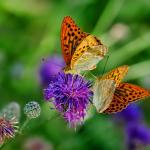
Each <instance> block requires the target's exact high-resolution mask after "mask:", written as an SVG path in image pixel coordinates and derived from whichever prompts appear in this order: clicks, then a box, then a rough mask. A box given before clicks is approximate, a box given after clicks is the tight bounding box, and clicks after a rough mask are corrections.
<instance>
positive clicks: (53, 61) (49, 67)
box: [39, 55, 65, 87]
mask: <svg viewBox="0 0 150 150" xmlns="http://www.w3.org/2000/svg"><path fill="white" fill-rule="evenodd" d="M64 64H65V63H64V61H63V59H62V57H60V56H58V55H54V56H51V57H50V58H47V59H45V60H44V61H43V62H42V64H41V66H40V69H39V78H40V83H41V85H42V86H43V87H47V86H48V85H49V83H50V81H53V80H54V79H55V75H56V74H57V73H58V72H60V71H61V70H62V68H63V67H64Z"/></svg>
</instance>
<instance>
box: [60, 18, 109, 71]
mask: <svg viewBox="0 0 150 150" xmlns="http://www.w3.org/2000/svg"><path fill="white" fill-rule="evenodd" d="M61 47H62V53H63V56H64V60H65V62H66V67H65V69H64V71H66V70H67V71H69V69H70V70H76V71H77V72H80V71H85V70H92V69H94V68H95V67H96V64H97V63H98V62H99V61H100V60H102V59H103V58H104V56H105V55H106V52H107V48H106V47H105V46H104V45H103V44H102V43H101V41H100V40H99V39H98V38H96V37H95V36H93V35H90V34H88V33H86V32H83V31H81V29H80V28H79V27H78V26H77V25H76V24H75V22H74V21H73V19H72V18H71V17H69V16H67V17H65V18H64V20H63V23H62V28H61Z"/></svg>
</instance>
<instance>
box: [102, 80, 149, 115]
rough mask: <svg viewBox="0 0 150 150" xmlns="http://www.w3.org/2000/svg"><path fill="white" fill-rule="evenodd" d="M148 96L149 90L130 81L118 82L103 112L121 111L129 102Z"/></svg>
mask: <svg viewBox="0 0 150 150" xmlns="http://www.w3.org/2000/svg"><path fill="white" fill-rule="evenodd" d="M149 96H150V91H148V90H146V89H144V88H142V87H139V86H137V85H133V84H130V83H120V84H119V86H118V87H117V88H116V90H115V93H114V97H113V100H112V102H111V103H110V105H109V107H108V108H107V109H106V110H105V111H104V113H116V112H120V111H122V110H123V109H124V108H126V107H127V106H128V105H129V104H130V103H132V102H134V101H137V100H141V99H144V98H146V97H149Z"/></svg>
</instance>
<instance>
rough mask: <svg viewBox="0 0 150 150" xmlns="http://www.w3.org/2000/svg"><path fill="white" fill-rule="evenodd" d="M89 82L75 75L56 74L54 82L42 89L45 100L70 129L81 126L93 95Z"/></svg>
mask: <svg viewBox="0 0 150 150" xmlns="http://www.w3.org/2000/svg"><path fill="white" fill-rule="evenodd" d="M90 87H91V82H89V81H86V80H85V79H84V78H83V77H82V76H80V75H77V74H65V73H64V72H61V73H58V75H57V76H56V80H55V81H53V82H51V83H50V84H49V86H48V88H46V89H44V97H45V99H46V100H50V101H52V102H53V104H54V106H55V108H56V109H57V110H58V111H59V112H60V113H62V114H63V116H64V118H65V119H66V120H67V121H68V122H69V124H70V125H71V127H76V125H77V124H81V123H82V122H83V120H84V117H85V115H86V112H87V107H88V105H89V103H90V99H91V97H92V95H93V93H92V91H91V89H90Z"/></svg>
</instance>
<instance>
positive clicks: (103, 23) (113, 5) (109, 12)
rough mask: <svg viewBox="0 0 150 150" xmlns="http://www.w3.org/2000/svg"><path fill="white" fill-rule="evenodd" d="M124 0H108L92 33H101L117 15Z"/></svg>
mask: <svg viewBox="0 0 150 150" xmlns="http://www.w3.org/2000/svg"><path fill="white" fill-rule="evenodd" d="M123 2H124V0H110V1H109V2H108V4H107V5H106V8H105V9H104V11H103V13H102V14H101V15H100V17H99V19H98V22H97V24H96V26H95V28H94V30H93V34H95V35H100V34H102V33H103V32H104V31H105V30H106V29H107V28H108V27H109V26H110V25H111V24H112V22H113V21H114V19H115V18H116V17H117V16H118V14H119V11H120V9H121V7H122V5H123Z"/></svg>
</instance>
